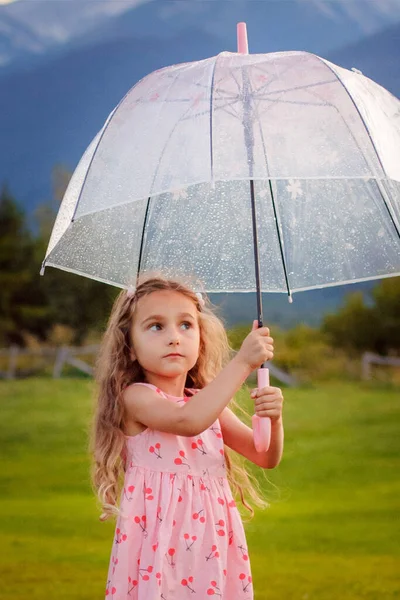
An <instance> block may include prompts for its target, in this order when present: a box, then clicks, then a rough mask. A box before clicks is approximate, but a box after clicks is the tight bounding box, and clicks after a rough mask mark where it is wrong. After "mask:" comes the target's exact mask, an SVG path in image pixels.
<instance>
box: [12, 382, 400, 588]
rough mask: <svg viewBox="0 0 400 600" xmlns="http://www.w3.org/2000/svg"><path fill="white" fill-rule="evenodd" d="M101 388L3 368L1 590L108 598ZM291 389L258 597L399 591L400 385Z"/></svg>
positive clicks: (257, 526) (255, 561)
mask: <svg viewBox="0 0 400 600" xmlns="http://www.w3.org/2000/svg"><path fill="white" fill-rule="evenodd" d="M92 389H93V387H92V382H91V380H89V379H79V378H76V379H61V380H51V379H44V378H43V379H40V378H37V379H27V380H24V381H15V382H14V381H11V382H5V381H3V382H0V395H1V398H0V403H1V404H0V406H1V419H0V452H1V457H2V463H1V464H2V466H1V472H0V510H1V521H0V535H1V544H0V575H1V585H0V598H1V599H4V600H6V599H7V600H11V599H12V600H39V599H40V600H44V599H46V600H53V599H54V600H67V599H68V600H71V599H73V600H97V599H99V600H101V599H103V598H104V589H105V582H106V575H107V568H108V560H109V553H110V550H111V542H112V537H113V531H114V523H112V522H106V523H100V521H99V520H98V514H99V513H98V509H97V507H96V500H95V498H94V496H93V494H92V492H91V489H90V484H89V461H88V455H87V428H88V423H89V418H90V414H91V405H92ZM284 395H285V404H284V425H285V450H284V456H283V459H282V461H281V464H280V465H279V466H278V467H277V468H276V469H274V470H271V471H264V472H262V471H260V470H258V473H259V474H260V481H261V482H262V485H263V488H264V490H265V494H266V496H267V498H268V499H269V500H270V502H271V507H270V508H269V509H268V510H266V511H264V512H258V513H257V516H256V517H255V518H254V519H253V520H252V521H251V522H250V523H248V524H246V530H247V537H248V545H249V552H250V559H251V563H252V570H253V578H254V587H255V591H256V595H255V598H256V600H339V599H340V600H350V599H351V600H357V599H368V600H375V599H376V600H386V599H394V598H400V581H399V579H400V578H399V573H400V560H399V555H400V541H399V540H400V531H399V529H400V527H399V521H400V519H399V507H400V478H399V473H400V452H399V449H400V448H399V446H400V435H399V429H400V418H399V417H400V394H399V389H394V388H390V387H386V388H385V387H383V386H377V385H375V386H374V385H373V384H371V385H365V384H358V385H357V384H354V383H330V384H324V385H321V386H319V387H315V388H313V389H304V388H303V389H294V390H293V389H286V390H285V391H284ZM240 399H241V401H242V402H243V403H244V404H248V406H250V402H249V401H248V399H247V395H246V394H245V392H244V391H242V392H241V393H240ZM264 475H265V477H266V478H267V479H268V480H269V482H268V481H266V480H265V477H264ZM149 600H152V599H150V598H149ZM201 600H202V599H201ZM226 600H236V599H235V598H229V599H226Z"/></svg>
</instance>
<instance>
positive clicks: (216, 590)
mask: <svg viewBox="0 0 400 600" xmlns="http://www.w3.org/2000/svg"><path fill="white" fill-rule="evenodd" d="M210 583H211V585H212V586H213V587H211V588H208V590H207V594H208V595H209V596H222V594H221V590H220V589H219V587H218V585H217V582H216V581H210Z"/></svg>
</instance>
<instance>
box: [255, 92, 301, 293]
mask: <svg viewBox="0 0 400 600" xmlns="http://www.w3.org/2000/svg"><path fill="white" fill-rule="evenodd" d="M249 85H250V83H249ZM253 106H254V112H255V114H256V116H257V121H258V128H259V132H260V137H261V142H262V147H263V152H264V158H265V164H266V167H267V175H268V184H269V189H270V192H271V200H272V208H273V211H274V217H275V226H276V232H277V235H278V242H279V250H280V253H281V259H282V266H283V272H284V276H285V282H286V287H287V292H288V296H289V301H290V300H291V297H292V293H291V291H290V285H289V277H288V272H287V268H286V261H285V254H284V251H283V240H282V239H281V234H280V230H279V220H278V213H277V209H276V206H275V200H274V194H273V191H272V184H271V179H270V178H269V175H270V173H269V167H268V158H267V150H266V147H265V140H264V134H263V130H262V127H261V120H260V115H259V114H258V106H257V105H256V103H255V102H253ZM253 185H254V183H253Z"/></svg>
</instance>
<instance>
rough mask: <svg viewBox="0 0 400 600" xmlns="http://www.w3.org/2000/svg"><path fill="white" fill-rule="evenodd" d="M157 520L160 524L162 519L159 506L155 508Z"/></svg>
mask: <svg viewBox="0 0 400 600" xmlns="http://www.w3.org/2000/svg"><path fill="white" fill-rule="evenodd" d="M157 520H158V521H159V522H160V523H162V518H161V506H158V507H157Z"/></svg>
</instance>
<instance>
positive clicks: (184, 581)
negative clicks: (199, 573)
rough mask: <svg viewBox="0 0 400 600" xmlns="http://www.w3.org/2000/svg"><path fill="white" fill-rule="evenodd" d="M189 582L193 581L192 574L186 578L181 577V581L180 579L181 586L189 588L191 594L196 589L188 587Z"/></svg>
mask: <svg viewBox="0 0 400 600" xmlns="http://www.w3.org/2000/svg"><path fill="white" fill-rule="evenodd" d="M189 583H190V584H192V583H193V577H192V576H190V577H188V578H187V579H182V581H181V584H182V585H183V586H185V587H187V588H189V590H190V591H191V592H192V594H195V593H196V590H195V589H194V588H192V587H190V585H189Z"/></svg>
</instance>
